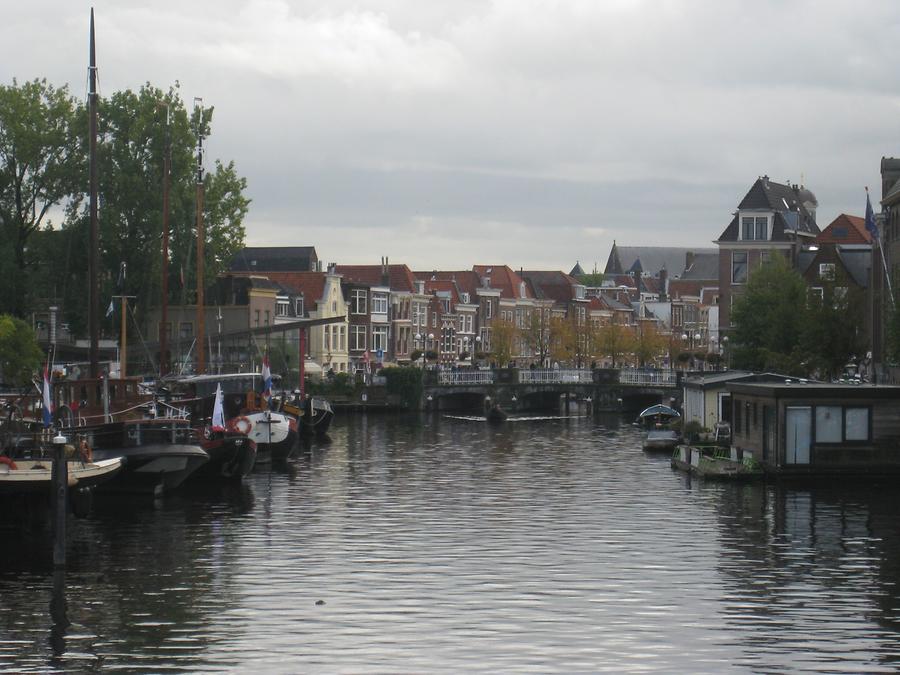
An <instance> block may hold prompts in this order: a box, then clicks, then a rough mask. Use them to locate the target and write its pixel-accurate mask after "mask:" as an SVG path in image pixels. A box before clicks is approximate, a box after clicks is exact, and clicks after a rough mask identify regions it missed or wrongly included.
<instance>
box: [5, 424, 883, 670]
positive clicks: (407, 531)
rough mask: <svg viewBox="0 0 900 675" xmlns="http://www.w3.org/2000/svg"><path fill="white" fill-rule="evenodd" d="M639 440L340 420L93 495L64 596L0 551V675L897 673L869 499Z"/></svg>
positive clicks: (41, 573) (845, 487)
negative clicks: (114, 492) (131, 488)
mask: <svg viewBox="0 0 900 675" xmlns="http://www.w3.org/2000/svg"><path fill="white" fill-rule="evenodd" d="M640 448H641V445H640V438H639V435H638V432H637V430H635V429H633V428H632V427H631V426H628V425H624V424H621V423H620V420H619V419H618V418H614V417H612V418H607V417H595V418H593V419H592V418H569V419H544V420H540V419H531V420H514V421H511V422H509V423H507V424H505V425H503V426H501V427H491V426H488V425H486V424H484V423H483V422H482V421H479V420H475V419H453V418H449V417H425V418H406V417H380V416H378V417H373V416H370V417H354V418H346V419H343V420H341V419H339V420H337V421H336V423H335V425H334V428H333V429H332V433H331V442H330V443H328V444H322V443H318V444H317V443H313V444H312V446H311V447H308V448H304V449H302V450H301V453H300V456H299V457H298V458H297V459H296V460H295V461H294V462H293V463H292V464H291V466H290V467H289V468H288V470H287V471H281V472H278V471H273V472H270V471H268V470H266V471H265V472H262V473H254V474H253V475H252V476H251V477H249V479H247V480H246V482H245V484H244V485H243V486H241V487H239V488H235V489H231V490H224V489H220V490H213V491H209V490H207V491H202V492H201V491H186V492H184V493H182V494H178V495H172V496H169V497H166V498H165V499H164V500H160V501H157V502H155V503H154V502H152V501H143V500H121V499H117V500H105V501H101V500H100V499H99V498H98V499H97V500H96V502H95V508H94V513H93V514H92V516H91V517H90V518H89V519H87V520H83V521H75V520H73V521H70V540H69V549H68V550H69V562H70V564H69V567H68V569H67V571H66V574H65V577H64V578H63V577H62V576H61V575H56V577H54V574H53V573H52V566H51V564H50V547H49V545H48V542H47V540H46V538H45V537H42V536H31V537H21V536H15V535H11V534H4V535H3V541H2V544H0V551H2V552H0V562H2V569H0V670H9V671H17V672H18V671H27V670H35V671H37V670H61V671H77V670H91V669H96V670H100V669H102V670H115V669H123V670H147V671H162V670H167V671H171V670H176V671H177V670H201V671H213V670H226V669H240V670H253V671H278V672H310V671H312V672H372V671H377V672H415V673H423V672H454V671H456V672H459V671H466V672H476V671H483V672H517V673H518V672H524V671H529V670H531V671H540V672H550V671H562V672H602V671H611V672H621V671H640V672H652V671H657V672H692V673H699V672H717V673H718V672H728V671H734V672H760V671H764V672H784V671H795V672H796V671H835V672H861V671H865V672H877V671H885V672H893V671H895V670H896V669H897V667H898V655H900V633H898V617H900V599H898V590H897V582H898V579H900V518H898V516H900V500H898V499H897V490H896V488H894V487H893V485H890V484H879V485H871V484H867V483H850V484H830V485H806V486H802V485H801V486H796V485H795V486H781V485H778V486H775V485H768V486H764V485H735V484H717V483H708V482H699V481H696V480H695V481H691V480H690V479H689V478H688V477H686V476H684V475H682V474H679V473H676V472H674V471H673V470H672V469H671V468H670V467H669V462H668V458H667V457H665V456H654V455H645V454H644V453H643V452H642V451H641V449H640ZM54 586H56V589H57V592H56V593H54ZM62 588H65V591H64V593H63V592H61V590H60V589H62ZM67 623H68V624H69V625H66V624H67Z"/></svg>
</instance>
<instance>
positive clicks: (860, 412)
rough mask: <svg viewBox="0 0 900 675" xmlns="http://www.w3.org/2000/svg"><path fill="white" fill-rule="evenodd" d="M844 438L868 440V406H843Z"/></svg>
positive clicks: (848, 439)
mask: <svg viewBox="0 0 900 675" xmlns="http://www.w3.org/2000/svg"><path fill="white" fill-rule="evenodd" d="M844 440H847V441H867V440H869V409H868V408H844Z"/></svg>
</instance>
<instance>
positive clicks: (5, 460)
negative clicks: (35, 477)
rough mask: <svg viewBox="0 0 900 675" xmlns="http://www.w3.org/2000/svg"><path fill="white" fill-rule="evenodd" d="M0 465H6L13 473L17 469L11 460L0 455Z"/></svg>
mask: <svg viewBox="0 0 900 675" xmlns="http://www.w3.org/2000/svg"><path fill="white" fill-rule="evenodd" d="M0 464H6V466H8V467H9V468H10V470H11V471H15V470H16V469H18V468H19V467H17V466H16V463H15V462H14V461H13V460H12V458H11V457H7V456H6V455H0Z"/></svg>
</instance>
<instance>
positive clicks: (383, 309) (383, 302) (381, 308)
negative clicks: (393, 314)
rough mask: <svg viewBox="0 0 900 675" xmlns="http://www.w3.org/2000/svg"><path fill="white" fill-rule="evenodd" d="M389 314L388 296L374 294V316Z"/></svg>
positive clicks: (385, 294)
mask: <svg viewBox="0 0 900 675" xmlns="http://www.w3.org/2000/svg"><path fill="white" fill-rule="evenodd" d="M387 313H388V296H387V293H374V292H373V293H372V314H384V315H387Z"/></svg>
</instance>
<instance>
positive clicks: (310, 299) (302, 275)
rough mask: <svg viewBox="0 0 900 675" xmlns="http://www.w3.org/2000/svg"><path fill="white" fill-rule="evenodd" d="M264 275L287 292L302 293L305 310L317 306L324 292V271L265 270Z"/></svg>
mask: <svg viewBox="0 0 900 675" xmlns="http://www.w3.org/2000/svg"><path fill="white" fill-rule="evenodd" d="M258 276H262V275H258ZM265 276H266V277H268V278H269V279H270V280H271V281H274V282H276V283H279V284H281V285H282V286H284V288H285V289H286V290H287V291H288V292H289V293H294V294H300V293H302V294H303V298H304V305H305V307H306V310H307V311H309V310H312V309H314V308H315V307H317V306H318V302H319V300H321V299H322V294H323V293H324V292H325V272H267V273H266V274H265Z"/></svg>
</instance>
